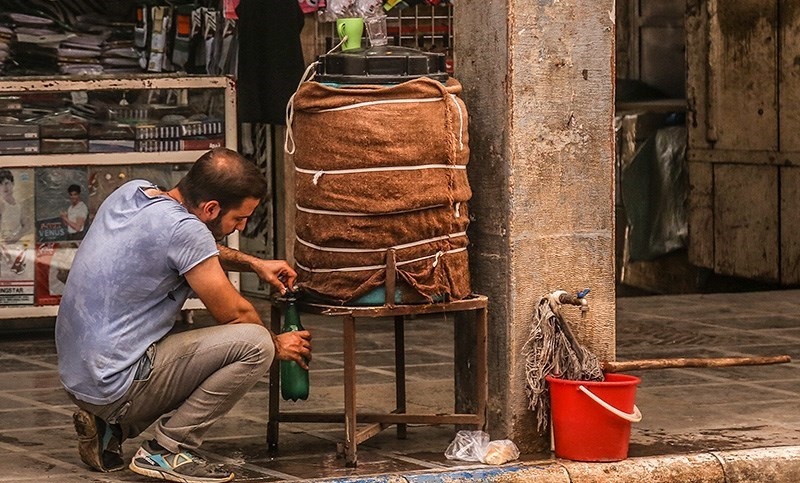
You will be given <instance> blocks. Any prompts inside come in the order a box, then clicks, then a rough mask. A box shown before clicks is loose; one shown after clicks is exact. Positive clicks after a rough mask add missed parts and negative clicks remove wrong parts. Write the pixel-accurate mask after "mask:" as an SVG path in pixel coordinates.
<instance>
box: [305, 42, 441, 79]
mask: <svg viewBox="0 0 800 483" xmlns="http://www.w3.org/2000/svg"><path fill="white" fill-rule="evenodd" d="M423 76H426V77H430V78H431V79H434V80H437V81H439V82H446V81H447V79H448V74H447V70H446V66H445V55H444V54H443V53H438V52H423V51H421V50H417V49H411V48H408V47H398V46H393V45H383V46H379V47H370V48H368V49H355V50H349V51H346V52H333V53H330V54H324V55H321V56H319V64H318V65H317V74H316V77H315V79H314V80H316V81H317V82H324V83H331V84H399V83H401V82H406V81H409V80H412V79H416V78H418V77H423Z"/></svg>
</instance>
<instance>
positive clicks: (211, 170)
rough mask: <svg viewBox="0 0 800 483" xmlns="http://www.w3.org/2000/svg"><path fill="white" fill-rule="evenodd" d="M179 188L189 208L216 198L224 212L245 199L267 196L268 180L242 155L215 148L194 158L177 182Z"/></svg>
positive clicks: (239, 204)
mask: <svg viewBox="0 0 800 483" xmlns="http://www.w3.org/2000/svg"><path fill="white" fill-rule="evenodd" d="M178 190H179V191H180V192H181V196H183V200H184V202H185V203H186V204H187V205H188V206H190V207H192V208H197V207H198V206H200V204H201V203H203V202H206V201H211V200H216V201H217V202H219V206H220V209H221V211H222V213H226V212H227V211H228V210H231V209H233V208H238V207H239V206H241V204H242V202H244V200H245V199H247V198H256V199H258V200H261V199H263V198H264V197H265V196H266V195H267V180H266V179H264V176H263V175H262V174H261V172H260V171H259V170H258V167H257V166H256V165H255V163H253V162H252V161H250V160H248V159H247V158H245V157H244V156H242V155H241V154H239V153H237V152H236V151H232V150H230V149H227V148H215V149H212V150H211V151H209V152H207V153H205V154H204V155H202V156H200V158H199V159H198V160H197V161H195V163H194V164H193V165H192V167H191V169H189V172H188V173H187V174H186V176H184V177H183V179H181V180H180V182H178Z"/></svg>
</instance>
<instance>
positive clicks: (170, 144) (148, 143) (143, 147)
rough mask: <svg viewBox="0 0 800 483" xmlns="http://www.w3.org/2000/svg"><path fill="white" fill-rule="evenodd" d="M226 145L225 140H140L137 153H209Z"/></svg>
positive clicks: (137, 142) (137, 143) (137, 144)
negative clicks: (210, 150)
mask: <svg viewBox="0 0 800 483" xmlns="http://www.w3.org/2000/svg"><path fill="white" fill-rule="evenodd" d="M224 145H225V139H223V138H221V137H219V138H212V139H207V138H195V139H140V140H138V141H136V151H138V152H141V153H153V152H159V151H208V150H209V149H213V148H219V147H222V146H224Z"/></svg>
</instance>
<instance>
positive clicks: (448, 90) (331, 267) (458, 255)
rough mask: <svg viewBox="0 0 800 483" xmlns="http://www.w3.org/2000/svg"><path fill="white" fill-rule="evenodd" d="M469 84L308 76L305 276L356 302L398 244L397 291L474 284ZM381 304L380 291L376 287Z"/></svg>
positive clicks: (379, 279)
mask: <svg viewBox="0 0 800 483" xmlns="http://www.w3.org/2000/svg"><path fill="white" fill-rule="evenodd" d="M460 94H461V85H460V84H459V83H458V82H457V81H455V80H453V79H449V80H447V81H446V83H442V82H439V81H436V80H433V79H430V78H428V77H420V78H417V79H414V80H411V81H408V82H403V83H400V84H397V85H389V86H381V85H351V86H331V85H326V84H322V83H319V82H305V83H303V84H302V85H301V86H300V88H299V89H298V92H297V94H296V95H295V98H294V106H293V109H294V119H293V122H292V124H291V127H292V130H293V138H294V142H295V144H296V151H295V153H294V164H295V170H296V171H295V180H296V184H295V187H296V194H295V195H296V202H297V212H296V235H297V239H296V242H295V250H294V255H295V260H296V269H297V272H298V283H299V284H300V285H301V286H302V287H303V288H304V289H305V290H306V291H310V292H312V293H314V294H316V295H318V296H320V297H322V298H324V299H325V300H328V301H330V302H336V303H353V302H355V303H359V301H364V300H370V299H372V298H373V297H372V296H371V294H372V295H374V294H375V293H377V292H378V291H380V290H382V287H383V286H384V283H385V280H386V271H387V253H389V249H392V248H393V249H394V254H395V255H394V256H395V260H396V274H397V292H396V299H395V300H396V301H398V302H408V303H415V302H434V301H443V300H458V299H461V298H464V297H466V296H467V295H469V294H470V292H471V290H470V281H469V266H468V258H467V245H468V239H467V234H466V231H467V225H468V224H469V212H468V211H467V201H468V200H469V199H470V197H471V195H472V193H471V191H470V187H469V182H468V180H467V171H466V166H467V162H468V160H469V147H468V134H467V133H468V130H467V109H466V106H465V105H464V103H463V101H462V100H461V99H460V97H459V95H460ZM377 300H378V304H380V303H383V302H382V301H383V296H380V297H378V298H377Z"/></svg>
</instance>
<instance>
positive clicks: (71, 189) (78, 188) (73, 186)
mask: <svg viewBox="0 0 800 483" xmlns="http://www.w3.org/2000/svg"><path fill="white" fill-rule="evenodd" d="M67 193H78V194H80V193H81V186H80V185H77V184H71V185H69V188H67Z"/></svg>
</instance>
